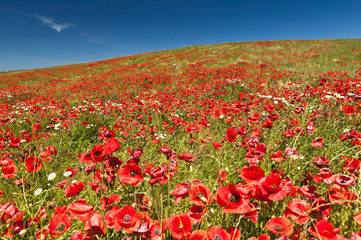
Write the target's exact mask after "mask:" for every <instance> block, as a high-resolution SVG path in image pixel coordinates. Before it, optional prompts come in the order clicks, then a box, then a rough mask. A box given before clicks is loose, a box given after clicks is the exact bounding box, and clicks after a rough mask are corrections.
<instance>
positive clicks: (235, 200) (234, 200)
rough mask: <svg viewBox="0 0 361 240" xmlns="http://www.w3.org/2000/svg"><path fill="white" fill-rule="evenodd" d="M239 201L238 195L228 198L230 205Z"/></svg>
mask: <svg viewBox="0 0 361 240" xmlns="http://www.w3.org/2000/svg"><path fill="white" fill-rule="evenodd" d="M239 199H240V196H239V195H235V194H232V195H231V197H230V198H229V201H230V202H231V203H232V202H238V201H239Z"/></svg>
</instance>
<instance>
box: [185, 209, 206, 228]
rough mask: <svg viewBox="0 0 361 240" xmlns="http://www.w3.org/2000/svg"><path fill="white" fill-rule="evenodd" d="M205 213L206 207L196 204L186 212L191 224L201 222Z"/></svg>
mask: <svg viewBox="0 0 361 240" xmlns="http://www.w3.org/2000/svg"><path fill="white" fill-rule="evenodd" d="M206 214H207V208H206V207H202V206H198V205H194V206H193V207H191V208H190V209H189V210H188V212H187V215H188V216H189V217H190V219H191V222H192V224H196V223H201V222H202V221H203V218H204V217H205V216H206Z"/></svg>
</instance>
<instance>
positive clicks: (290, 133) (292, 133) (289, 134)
mask: <svg viewBox="0 0 361 240" xmlns="http://www.w3.org/2000/svg"><path fill="white" fill-rule="evenodd" d="M283 136H284V137H286V138H290V137H296V131H295V130H294V129H289V130H287V131H286V132H284V133H283Z"/></svg>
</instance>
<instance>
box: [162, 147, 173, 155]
mask: <svg viewBox="0 0 361 240" xmlns="http://www.w3.org/2000/svg"><path fill="white" fill-rule="evenodd" d="M171 151H172V149H171V148H170V147H169V146H161V147H160V149H159V152H161V153H164V154H169V153H170V152H171Z"/></svg>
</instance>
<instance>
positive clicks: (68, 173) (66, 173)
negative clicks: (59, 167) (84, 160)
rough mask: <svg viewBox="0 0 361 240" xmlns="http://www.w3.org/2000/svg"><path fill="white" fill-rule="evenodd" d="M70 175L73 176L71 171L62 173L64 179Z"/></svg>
mask: <svg viewBox="0 0 361 240" xmlns="http://www.w3.org/2000/svg"><path fill="white" fill-rule="evenodd" d="M71 174H73V172H71V171H66V172H65V173H64V177H69V176H70V175H71Z"/></svg>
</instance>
